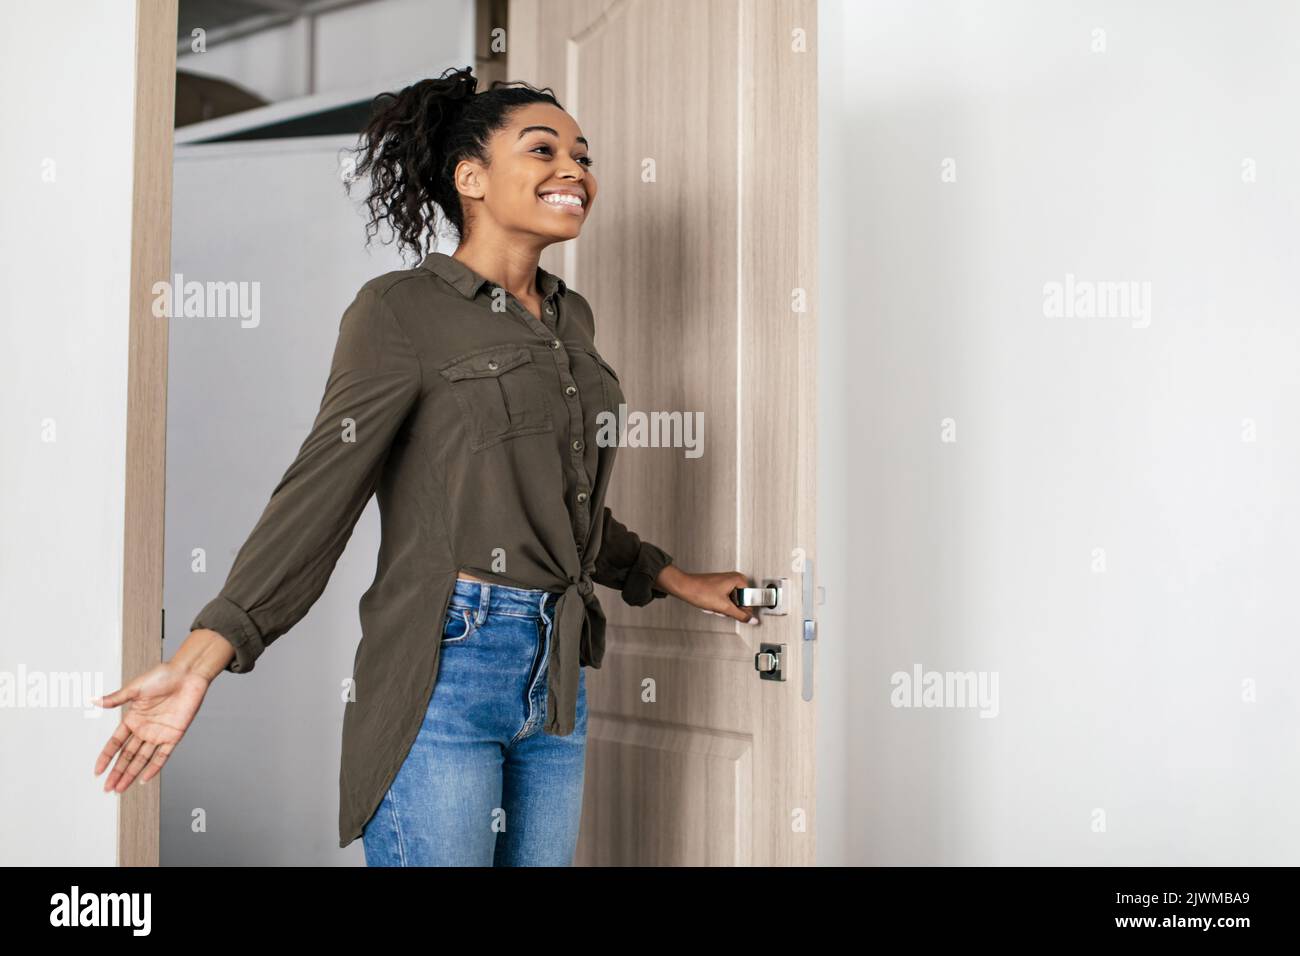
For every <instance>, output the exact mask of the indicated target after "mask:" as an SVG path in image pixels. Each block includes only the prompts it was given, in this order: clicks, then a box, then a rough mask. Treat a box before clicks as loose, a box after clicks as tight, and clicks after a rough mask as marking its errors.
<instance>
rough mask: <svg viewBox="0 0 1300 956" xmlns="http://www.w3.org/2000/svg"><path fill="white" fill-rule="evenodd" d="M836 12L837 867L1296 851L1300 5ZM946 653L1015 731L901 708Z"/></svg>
mask: <svg viewBox="0 0 1300 956" xmlns="http://www.w3.org/2000/svg"><path fill="white" fill-rule="evenodd" d="M819 27H820V36H821V47H820V51H819V52H820V55H821V58H822V70H823V76H822V81H823V89H822V99H821V102H820V108H821V123H822V128H823V134H822V141H821V143H822V169H821V175H822V178H821V195H822V217H823V218H822V230H823V231H822V235H821V242H822V244H821V249H822V262H823V268H824V275H823V286H822V291H823V301H822V313H821V323H822V326H821V328H822V335H823V343H822V344H823V361H822V375H823V383H822V384H823V389H822V396H821V416H822V417H821V419H820V422H821V442H822V451H823V456H822V461H821V475H822V482H823V484H822V489H821V490H822V494H821V499H820V503H821V518H822V526H821V528H820V529H819V535H820V542H821V543H820V549H819V550H820V558H821V560H820V569H821V574H822V579H823V582H824V583H825V584H826V586H827V591H828V603H827V604H826V605H825V606H824V608H822V612H823V615H822V635H823V639H822V643H821V647H820V651H821V655H822V656H821V659H820V662H819V671H818V680H819V688H820V695H821V704H820V706H821V710H820V711H819V721H820V725H821V729H822V736H821V740H820V741H819V754H818V758H819V759H818V762H819V768H820V769H819V776H820V780H819V843H820V850H821V853H820V859H821V861H822V862H825V863H869V864H982V863H983V864H1040V863H1046V864H1067V863H1073V864H1121V865H1129V864H1170V865H1174V864H1291V865H1294V864H1296V863H1297V862H1300V829H1298V828H1296V827H1295V826H1294V824H1293V822H1292V817H1293V814H1294V807H1293V803H1294V800H1293V797H1294V795H1295V793H1296V792H1297V788H1298V787H1300V740H1298V738H1297V727H1298V726H1300V723H1298V721H1300V693H1298V692H1297V691H1296V689H1295V683H1294V675H1295V673H1296V671H1297V666H1298V665H1300V643H1298V642H1297V641H1296V638H1295V635H1296V632H1297V623H1298V622H1297V616H1298V615H1297V610H1296V606H1295V603H1294V601H1293V600H1292V599H1291V594H1292V592H1293V591H1294V584H1293V578H1294V577H1295V566H1296V561H1295V554H1296V542H1297V540H1300V508H1296V507H1295V506H1294V502H1293V501H1291V500H1290V496H1291V495H1292V494H1293V489H1295V488H1297V487H1300V453H1298V451H1297V448H1298V444H1297V439H1298V438H1300V401H1298V399H1300V394H1298V393H1300V384H1298V382H1300V380H1298V379H1297V375H1296V369H1297V367H1300V337H1298V336H1297V334H1296V319H1295V316H1294V314H1293V313H1294V309H1293V307H1292V302H1293V299H1292V296H1293V291H1292V285H1293V280H1294V277H1295V274H1296V271H1297V269H1296V267H1297V253H1298V252H1300V232H1298V231H1297V224H1296V223H1297V220H1296V214H1297V211H1298V210H1300V180H1297V177H1296V176H1295V169H1296V166H1297V159H1298V158H1300V128H1298V127H1297V126H1296V124H1295V123H1294V122H1293V121H1292V119H1291V118H1292V116H1293V115H1294V113H1295V103H1296V101H1297V99H1300V70H1297V67H1296V60H1295V46H1294V44H1295V37H1296V36H1297V34H1300V7H1297V6H1296V5H1294V4H1291V3H1285V2H1281V0H1276V2H1267V0H1254V2H1241V3H1235V4H1232V5H1231V8H1230V10H1229V9H1228V8H1226V7H1225V6H1224V5H1222V4H1216V3H1211V2H1196V3H1189V2H1186V0H1177V2H1175V0H1160V2H1154V0H1153V2H1148V3H1143V4H1133V3H1126V2H1119V0H1098V2H1090V3H1088V4H1082V3H1054V4H1045V3H1041V2H1034V0H1005V2H1000V3H982V4H972V3H967V2H956V0H951V2H940V0H924V2H922V0H915V2H911V3H907V4H900V3H896V2H892V0H870V2H851V3H844V2H836V0H822V3H821V6H820V24H819ZM1095 29H1100V30H1103V31H1104V38H1105V44H1106V49H1105V51H1104V52H1093V49H1092V45H1093V43H1094V42H1095V39H1096V37H1095V35H1094V32H1093V31H1094V30H1095ZM949 158H950V159H951V160H952V161H953V162H954V163H955V170H956V180H955V181H951V182H946V181H944V178H943V173H944V170H945V166H944V163H945V160H946V159H949ZM1249 169H1253V170H1254V172H1255V174H1256V178H1255V180H1254V181H1245V180H1244V178H1243V170H1249ZM1067 273H1068V274H1073V275H1074V276H1075V277H1076V278H1077V279H1079V280H1132V281H1136V282H1139V283H1143V282H1144V283H1149V284H1150V286H1149V288H1150V295H1151V300H1150V302H1151V305H1150V320H1149V324H1146V323H1144V322H1143V320H1142V319H1140V318H1137V319H1135V318H1132V317H1124V316H1122V315H1117V316H1112V317H1093V318H1085V317H1072V318H1068V317H1051V316H1049V315H1046V314H1045V308H1044V286H1045V284H1046V283H1051V282H1054V281H1056V282H1064V281H1065V277H1066V275H1067ZM945 419H951V420H952V421H953V422H954V423H955V435H956V440H955V441H944V440H943V434H942V423H943V422H944V420H945ZM916 664H919V665H921V666H922V667H923V668H924V669H926V670H927V671H930V670H934V671H961V672H964V671H973V672H985V673H986V674H992V673H994V672H996V674H997V675H998V681H999V683H998V703H999V709H998V714H997V716H996V717H994V718H991V719H985V718H981V716H980V714H979V712H978V711H977V710H976V709H971V708H966V709H959V708H902V707H895V706H892V705H891V691H892V690H893V687H892V686H891V675H893V674H894V673H895V672H898V671H905V672H910V671H911V670H912V668H913V666H914V665H916ZM1249 682H1253V699H1252V697H1251V696H1250V694H1249V693H1247V691H1246V690H1244V689H1243V687H1244V686H1245V687H1247V688H1249V687H1250V686H1251V685H1250V683H1249ZM1099 812H1100V813H1104V830H1099V829H1097V823H1098V822H1099V821H1100V820H1101V819H1102V818H1101V816H1100V815H1099Z"/></svg>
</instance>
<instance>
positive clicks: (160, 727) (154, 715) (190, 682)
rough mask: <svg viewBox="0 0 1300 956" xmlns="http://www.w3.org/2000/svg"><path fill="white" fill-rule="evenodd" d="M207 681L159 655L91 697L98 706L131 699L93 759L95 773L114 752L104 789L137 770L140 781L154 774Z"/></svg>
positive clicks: (120, 784) (127, 781)
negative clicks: (140, 670) (160, 659)
mask: <svg viewBox="0 0 1300 956" xmlns="http://www.w3.org/2000/svg"><path fill="white" fill-rule="evenodd" d="M208 685H209V680H208V678H206V677H204V676H202V675H201V674H198V673H195V672H194V671H191V670H189V669H187V668H186V667H184V666H182V665H179V664H177V663H176V662H175V661H164V662H163V663H161V664H158V665H157V666H155V667H153V668H150V669H149V670H147V671H145V672H144V673H143V674H141V675H140V676H139V677H136V678H135V679H134V680H132V681H130V682H129V683H128V684H126V685H125V686H124V687H122V688H121V689H119V690H115V691H113V693H111V694H106V695H105V696H103V697H96V698H95V699H94V700H93V701H91V703H94V704H98V705H100V706H102V707H117V706H118V705H120V704H125V703H127V702H130V706H129V707H128V708H127V709H126V711H125V713H123V715H122V722H121V723H120V724H118V725H117V730H116V731H114V733H113V736H112V737H111V738H109V741H108V743H107V744H105V745H104V749H103V750H102V751H100V753H99V759H98V760H96V761H95V776H97V777H98V776H99V775H100V774H101V773H103V772H104V768H105V767H107V766H108V765H109V763H110V762H111V761H112V760H113V756H114V755H115V754H117V755H118V758H117V764H116V765H115V766H114V767H113V771H112V773H110V774H109V775H108V779H107V780H106V781H105V783H104V792H105V793H107V792H108V791H110V790H116V791H117V792H118V793H121V792H122V791H124V790H125V789H126V788H127V787H129V786H130V785H131V782H132V781H133V780H135V779H136V777H137V776H139V778H140V782H141V783H144V782H145V781H146V780H150V779H152V778H153V777H156V776H157V775H158V772H159V771H160V770H162V767H163V764H164V763H166V762H167V758H168V757H169V756H170V755H171V752H172V751H173V750H175V749H176V745H177V744H178V743H180V739H181V737H182V736H184V734H185V731H186V729H187V728H188V727H189V726H190V722H191V721H192V720H193V719H194V715H195V714H197V713H198V711H199V705H200V704H202V703H203V696H204V695H205V694H206V693H207V691H208ZM142 771H143V773H142Z"/></svg>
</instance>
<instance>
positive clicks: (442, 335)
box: [190, 252, 672, 847]
mask: <svg viewBox="0 0 1300 956" xmlns="http://www.w3.org/2000/svg"><path fill="white" fill-rule="evenodd" d="M537 285H538V289H539V290H540V292H541V294H542V296H543V301H542V318H541V321H539V320H538V319H537V318H536V317H535V316H533V314H532V313H530V312H529V311H528V310H527V309H526V308H524V306H523V305H522V304H521V303H520V302H519V301H518V300H517V299H516V298H515V297H514V296H512V295H510V294H509V293H508V292H506V291H505V290H504V289H501V288H499V287H497V286H495V285H494V284H493V283H491V282H489V281H488V280H487V279H485V278H483V277H482V276H480V275H479V274H478V273H476V272H474V271H473V270H471V269H470V268H468V267H467V266H465V265H464V264H462V263H461V262H459V261H458V260H456V259H453V258H452V257H451V256H448V255H444V254H442V253H436V252H435V253H432V254H430V255H428V256H426V257H425V259H424V260H423V262H421V263H420V265H419V266H418V267H417V268H413V269H403V270H399V271H394V272H389V273H386V274H384V275H381V276H377V277H376V278H374V279H371V280H370V281H369V282H367V283H366V284H365V285H363V286H362V287H361V289H360V291H359V292H358V293H357V295H356V297H355V299H353V301H352V303H351V304H350V305H349V306H348V307H347V309H346V310H345V312H344V313H343V317H342V320H341V322H340V324H339V335H338V342H337V344H336V346H335V349H334V357H333V361H332V364H331V367H330V371H329V377H328V380H327V381H326V384H325V393H324V396H323V398H322V399H321V405H320V411H319V413H318V414H317V416H316V420H315V422H314V423H313V424H312V427H311V431H310V433H309V434H308V435H307V437H306V440H305V441H304V442H303V444H302V447H301V449H300V450H299V451H298V454H297V457H296V458H295V459H294V460H293V463H292V464H290V465H289V468H288V470H287V471H286V472H285V473H284V477H283V478H281V479H280V482H279V484H277V485H276V486H275V488H274V490H273V491H272V493H271V498H270V501H269V502H268V503H267V505H266V508H265V510H264V511H263V512H262V515H261V517H260V518H259V519H258V521H257V524H256V525H255V526H254V528H253V530H252V532H251V533H250V535H249V537H248V539H247V541H245V543H244V545H243V546H242V547H241V548H240V550H239V552H238V554H237V555H236V557H235V561H234V564H233V566H232V567H231V569H230V574H229V576H228V578H227V579H226V582H225V585H224V586H223V587H222V590H221V592H220V593H219V594H218V595H217V596H216V597H214V598H213V599H212V600H211V601H210V602H209V603H208V604H207V605H206V606H205V607H204V608H203V609H202V610H201V611H199V613H198V615H197V616H196V617H195V618H194V621H193V623H192V624H191V625H190V628H191V629H197V628H210V629H212V630H214V631H217V632H218V633H220V634H221V635H222V636H224V637H225V638H226V639H227V640H229V641H230V643H231V644H233V645H234V647H235V658H234V660H232V661H231V662H230V665H229V666H228V668H227V669H228V670H230V671H233V672H236V673H245V672H247V671H251V670H252V669H253V663H254V661H256V660H257V658H258V657H259V656H260V655H261V654H262V652H263V651H264V650H265V649H266V648H267V647H268V646H269V645H270V644H271V642H272V641H274V640H275V639H276V638H278V637H280V635H282V634H284V633H285V632H286V631H288V630H289V629H290V628H292V627H293V626H294V625H295V624H296V623H297V622H298V621H299V620H301V619H302V617H303V616H304V615H305V614H306V613H307V611H308V609H310V608H311V606H312V604H313V603H314V602H315V601H316V599H317V598H318V597H319V596H320V594H321V592H322V591H324V589H325V585H326V582H327V581H328V579H329V576H330V574H331V572H332V571H333V569H334V566H335V563H336V562H337V561H338V558H339V555H340V554H341V553H342V551H343V548H344V546H345V545H346V544H347V541H348V538H349V537H350V536H351V534H352V529H353V527H354V526H355V524H356V522H357V519H358V518H359V517H360V516H361V513H362V511H363V510H364V509H365V506H366V503H367V502H368V501H369V500H370V496H371V495H372V494H374V495H375V496H376V497H377V498H378V501H379V514H380V528H381V539H380V545H379V558H378V565H377V568H376V572H375V578H374V581H373V583H372V584H371V585H370V587H369V588H368V589H367V590H366V592H365V593H364V594H363V595H362V596H361V602H360V623H361V640H360V643H359V644H358V646H357V650H356V657H355V661H354V664H353V671H352V677H353V682H354V683H353V687H352V691H353V695H354V696H355V699H350V700H349V701H348V702H347V704H346V705H345V709H344V716H343V746H342V760H341V767H340V772H339V846H340V847H344V846H347V845H348V844H349V843H351V842H352V841H353V840H354V839H356V838H357V837H359V836H360V835H361V833H362V829H363V827H364V826H365V824H366V822H367V821H368V820H369V819H370V817H371V815H372V814H373V813H374V811H375V809H376V808H377V807H378V805H379V803H380V801H381V800H382V799H383V796H384V794H385V793H386V792H387V791H388V788H389V786H390V785H391V784H392V782H393V779H394V777H396V775H397V771H398V768H399V767H400V766H401V764H402V761H403V760H404V759H405V758H406V755H407V753H408V751H409V750H410V748H411V744H412V743H413V742H414V740H415V737H416V734H417V733H418V732H419V730H420V725H421V723H422V721H423V719H424V715H425V711H426V708H427V706H428V702H429V698H430V695H431V694H432V693H433V688H434V684H435V682H436V680H437V674H438V661H439V649H440V647H441V638H442V625H443V620H444V618H445V615H446V612H447V607H448V605H449V603H450V601H451V597H452V591H453V589H454V588H455V585H456V575H457V571H458V570H460V569H464V570H466V571H467V572H469V573H470V574H473V575H474V576H476V577H480V578H484V579H486V580H488V581H489V582H496V583H499V584H507V585H512V586H515V587H525V588H540V589H543V590H546V591H552V592H555V593H558V594H559V595H560V598H559V602H558V604H557V605H556V609H555V627H554V631H553V643H552V648H551V652H550V662H549V674H548V679H547V680H548V697H547V714H546V723H545V726H544V730H545V732H546V733H549V734H554V735H567V734H569V733H571V732H572V731H573V729H574V726H575V723H576V705H577V693H578V670H579V667H581V666H589V667H596V668H599V667H600V662H601V658H602V657H603V655H604V651H605V616H604V614H603V613H602V611H601V605H600V601H599V600H598V599H597V596H596V593H595V588H594V586H593V584H602V585H605V586H607V587H610V588H615V589H618V590H619V591H620V592H621V594H622V598H623V600H624V601H625V602H626V603H628V604H631V605H644V604H647V603H649V602H650V601H651V600H653V599H655V598H662V597H665V596H666V595H665V592H664V591H662V590H660V589H659V588H657V587H654V585H653V582H654V581H655V579H656V578H657V577H658V575H659V572H660V571H661V570H662V569H663V567H664V566H665V565H667V564H668V563H670V562H671V561H672V557H671V556H670V555H668V554H667V553H666V552H664V551H663V550H662V549H660V548H658V547H656V546H655V545H653V544H650V543H649V542H646V541H642V540H641V539H640V538H639V537H638V536H637V535H636V534H635V533H633V532H632V531H629V530H628V529H627V528H626V527H624V526H623V525H622V524H621V523H619V522H618V521H617V520H616V519H615V518H614V516H613V515H612V514H611V513H610V510H609V509H608V508H607V507H605V505H604V501H605V492H606V488H607V487H608V485H609V479H610V471H611V469H612V467H613V465H614V457H615V453H616V452H617V450H618V449H617V435H618V434H619V431H618V429H617V426H615V427H614V429H613V432H612V434H613V436H614V438H615V440H614V441H610V440H608V436H609V435H610V429H609V428H608V427H607V428H606V429H605V430H604V432H603V435H602V437H601V438H599V439H598V432H600V431H601V425H602V424H603V423H604V421H605V420H606V416H601V418H600V419H599V420H598V418H597V416H598V415H599V414H600V413H601V412H609V413H612V414H613V415H614V416H617V414H618V409H619V405H620V404H621V403H622V402H623V401H624V396H623V393H622V391H621V390H620V388H619V381H618V375H617V374H615V372H614V369H613V368H611V367H610V365H609V363H608V362H606V361H605V360H604V359H603V358H602V357H601V355H600V353H599V352H598V351H597V350H596V345H595V341H594V340H595V331H596V330H595V323H594V320H593V317H592V312H591V306H590V305H588V303H587V301H586V300H585V299H584V298H583V297H582V296H581V295H579V294H578V293H577V292H575V291H574V290H572V289H568V288H566V286H565V284H564V281H563V280H562V279H560V278H559V277H557V276H555V275H552V274H551V273H549V272H547V271H545V270H544V269H541V268H539V269H538V270H537ZM494 293H496V294H495V295H494Z"/></svg>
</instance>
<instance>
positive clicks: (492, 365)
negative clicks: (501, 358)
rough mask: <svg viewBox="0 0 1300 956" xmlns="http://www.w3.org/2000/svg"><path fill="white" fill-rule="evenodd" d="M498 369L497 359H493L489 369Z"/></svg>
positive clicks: (489, 363)
mask: <svg viewBox="0 0 1300 956" xmlns="http://www.w3.org/2000/svg"><path fill="white" fill-rule="evenodd" d="M496 367H497V363H496V360H495V359H493V360H492V361H490V362H488V368H496Z"/></svg>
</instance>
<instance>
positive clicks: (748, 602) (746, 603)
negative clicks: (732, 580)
mask: <svg viewBox="0 0 1300 956" xmlns="http://www.w3.org/2000/svg"><path fill="white" fill-rule="evenodd" d="M731 603H732V604H734V605H736V607H777V606H778V605H779V604H780V603H781V589H780V588H777V587H769V588H732V590H731Z"/></svg>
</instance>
